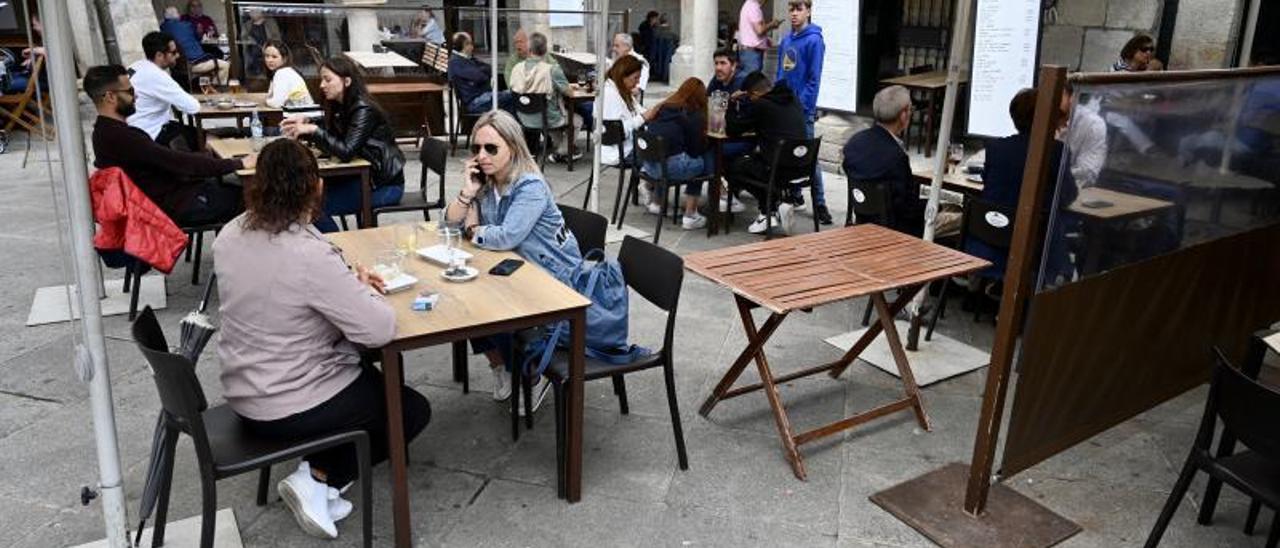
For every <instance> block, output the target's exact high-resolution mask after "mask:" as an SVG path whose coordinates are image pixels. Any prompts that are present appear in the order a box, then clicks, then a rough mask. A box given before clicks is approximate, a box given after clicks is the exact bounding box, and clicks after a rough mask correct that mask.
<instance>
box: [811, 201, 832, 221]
mask: <svg viewBox="0 0 1280 548" xmlns="http://www.w3.org/2000/svg"><path fill="white" fill-rule="evenodd" d="M813 214H814V216H816V217H817V218H818V222H819V223H821V224H824V225H829V224H831V212H830V211H827V206H824V205H820V206H814V208H813Z"/></svg>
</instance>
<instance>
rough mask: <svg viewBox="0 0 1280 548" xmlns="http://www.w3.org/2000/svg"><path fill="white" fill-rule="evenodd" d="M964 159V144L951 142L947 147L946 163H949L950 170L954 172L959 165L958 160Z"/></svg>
mask: <svg viewBox="0 0 1280 548" xmlns="http://www.w3.org/2000/svg"><path fill="white" fill-rule="evenodd" d="M963 161H964V145H962V144H960V143H952V144H951V146H950V147H948V148H947V163H949V164H951V171H952V172H954V171H956V169H957V168H958V167H959V166H960V162H963Z"/></svg>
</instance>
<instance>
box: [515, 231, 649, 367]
mask: <svg viewBox="0 0 1280 548" xmlns="http://www.w3.org/2000/svg"><path fill="white" fill-rule="evenodd" d="M569 281H570V282H572V283H573V288H574V289H575V290H577V291H578V293H581V294H582V295H583V296H585V297H587V298H588V299H591V306H589V307H587V347H586V354H587V357H588V358H592V359H595V360H598V361H601V362H604V363H608V364H612V365H626V364H628V363H632V362H634V361H635V360H638V359H640V358H643V357H645V356H648V355H649V354H651V351H650V350H649V349H647V348H644V347H642V346H637V345H634V344H627V314H628V301H627V299H628V295H629V293H628V291H627V282H626V280H625V279H623V277H622V267H621V266H619V265H618V261H615V260H613V259H609V258H607V257H605V254H604V251H603V250H600V249H593V250H591V251H588V252H587V254H586V256H585V257H583V259H582V264H580V265H579V266H578V267H577V268H576V269H574V271H573V273H572V274H571V275H570V277H569ZM568 328H569V326H568V322H559V323H557V324H556V326H555V328H554V329H553V330H552V331H551V334H550V335H549V336H547V337H546V338H544V339H542V340H539V341H536V342H534V343H533V344H530V345H529V346H528V347H527V348H526V349H525V355H526V356H527V358H526V369H529V367H528V366H529V365H531V362H532V361H533V358H534V357H537V358H538V362H537V364H536V366H535V367H533V368H532V370H531V371H530V374H532V375H541V374H542V372H543V371H546V369H547V366H548V365H550V363H551V356H552V354H553V353H554V352H555V349H556V347H557V345H559V346H562V347H567V346H568V343H567V342H566V341H564V340H563V338H562V337H563V336H564V335H566V334H567V333H568ZM535 378H536V377H535Z"/></svg>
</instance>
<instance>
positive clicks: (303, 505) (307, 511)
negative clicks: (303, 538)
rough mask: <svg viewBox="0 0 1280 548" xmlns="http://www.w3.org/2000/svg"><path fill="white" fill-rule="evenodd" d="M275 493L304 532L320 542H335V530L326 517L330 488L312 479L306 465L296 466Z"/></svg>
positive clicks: (302, 463)
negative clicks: (291, 512)
mask: <svg viewBox="0 0 1280 548" xmlns="http://www.w3.org/2000/svg"><path fill="white" fill-rule="evenodd" d="M276 490H277V491H278V492H279V493H280V498H281V499H283V500H284V503H285V505H287V506H288V507H289V509H290V510H292V511H293V518H294V519H295V520H297V522H298V526H299V527H302V530H303V531H306V532H307V534H309V535H312V536H315V537H320V538H323V539H335V538H338V527H337V526H336V525H334V523H333V518H332V517H330V516H329V486H328V485H325V484H323V483H320V482H318V481H316V480H315V478H313V477H311V466H310V465H309V464H307V461H305V460H304V461H302V462H301V463H299V464H298V469H297V470H295V471H294V472H293V473H292V474H289V476H288V477H286V478H284V479H282V480H280V483H278V484H276Z"/></svg>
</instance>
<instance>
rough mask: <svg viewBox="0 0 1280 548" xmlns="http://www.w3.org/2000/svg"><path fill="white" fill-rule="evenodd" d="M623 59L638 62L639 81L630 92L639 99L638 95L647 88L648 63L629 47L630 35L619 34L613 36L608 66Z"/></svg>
mask: <svg viewBox="0 0 1280 548" xmlns="http://www.w3.org/2000/svg"><path fill="white" fill-rule="evenodd" d="M625 57H631V58H634V59H635V60H637V61H640V80H639V81H638V82H637V83H636V87H635V89H634V90H633V91H632V93H635V94H636V97H639V96H640V93H641V92H643V91H644V90H645V88H646V87H648V86H649V61H648V60H646V59H645V58H644V56H643V55H640V52H637V51H636V50H635V49H634V48H633V47H632V46H631V35H630V34H627V33H625V32H619V33H617V34H615V35H613V59H610V60H609V64H610V66H612V65H613V63H617V62H618V60H619V59H622V58H625Z"/></svg>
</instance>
